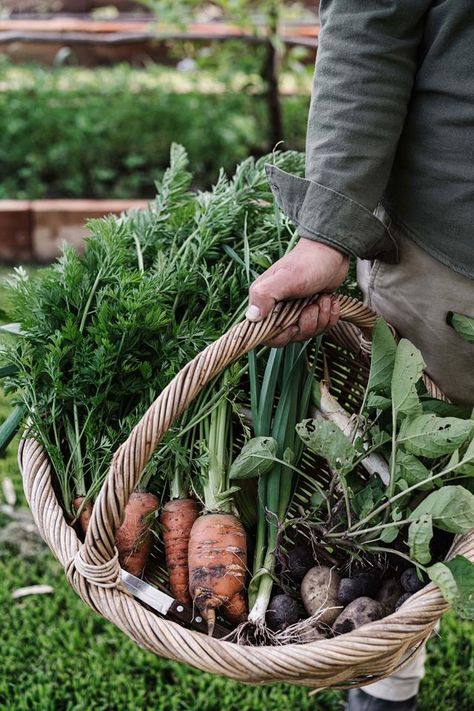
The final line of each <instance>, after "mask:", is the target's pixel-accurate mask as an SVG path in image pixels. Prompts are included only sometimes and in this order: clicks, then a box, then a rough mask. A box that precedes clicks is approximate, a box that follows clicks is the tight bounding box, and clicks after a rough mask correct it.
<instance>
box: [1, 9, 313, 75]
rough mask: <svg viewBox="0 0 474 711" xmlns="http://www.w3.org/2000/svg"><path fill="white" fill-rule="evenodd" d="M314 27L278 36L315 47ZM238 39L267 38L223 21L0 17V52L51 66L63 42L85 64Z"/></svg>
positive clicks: (158, 55) (292, 28)
mask: <svg viewBox="0 0 474 711" xmlns="http://www.w3.org/2000/svg"><path fill="white" fill-rule="evenodd" d="M318 35H319V26H318V24H317V23H316V21H315V22H314V23H312V22H308V23H300V24H297V23H295V24H288V25H283V26H282V29H281V33H280V39H281V41H282V42H283V43H284V44H285V45H287V46H295V45H299V46H305V47H308V48H309V49H312V50H315V49H316V45H317V38H318ZM235 38H239V39H241V40H242V41H243V42H247V43H249V44H261V43H264V42H266V32H265V30H264V28H262V29H261V31H260V32H258V33H257V34H253V33H251V32H249V31H246V30H244V29H242V28H240V27H238V26H236V25H232V24H229V23H226V22H201V23H197V22H196V23H193V24H190V25H188V27H187V28H186V29H185V30H183V31H181V30H177V29H176V28H171V27H169V26H167V25H160V24H159V23H156V22H154V21H151V20H150V19H144V18H136V19H133V18H130V17H129V18H127V19H117V20H113V21H95V20H92V19H90V18H88V17H50V18H46V19H35V18H33V19H32V18H28V19H15V18H13V19H4V20H0V53H2V54H5V55H7V56H8V57H9V58H10V59H11V60H12V61H14V62H24V61H27V60H29V61H37V62H41V63H43V64H46V65H51V64H53V62H54V61H55V57H56V55H57V53H58V52H59V50H60V49H62V48H64V47H68V48H69V49H70V50H71V52H72V53H73V54H74V57H75V60H76V61H77V62H79V64H81V65H84V66H94V65H97V64H110V63H114V62H117V61H132V60H133V61H135V62H137V61H141V62H145V63H146V61H149V60H150V59H151V60H154V61H176V60H175V59H174V58H173V60H171V57H169V56H168V55H169V52H168V42H170V41H173V40H187V41H190V42H203V43H206V42H211V41H226V40H228V39H235Z"/></svg>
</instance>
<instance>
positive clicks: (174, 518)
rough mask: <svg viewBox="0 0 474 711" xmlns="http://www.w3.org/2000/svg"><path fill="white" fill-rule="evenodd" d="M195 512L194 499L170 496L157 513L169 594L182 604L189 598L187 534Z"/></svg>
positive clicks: (197, 507) (187, 601)
mask: <svg viewBox="0 0 474 711" xmlns="http://www.w3.org/2000/svg"><path fill="white" fill-rule="evenodd" d="M198 513H199V505H198V502H197V501H195V499H172V500H171V501H168V503H167V504H166V506H165V507H164V509H163V511H162V513H161V517H160V522H161V525H162V526H163V543H164V546H165V554H166V567H167V568H168V573H169V579H170V590H171V593H172V595H173V597H175V598H176V600H178V602H182V603H183V604H185V605H189V604H190V602H191V596H190V594H189V574H188V544H189V535H190V533H191V529H192V527H193V523H194V521H195V520H196V519H197V517H198Z"/></svg>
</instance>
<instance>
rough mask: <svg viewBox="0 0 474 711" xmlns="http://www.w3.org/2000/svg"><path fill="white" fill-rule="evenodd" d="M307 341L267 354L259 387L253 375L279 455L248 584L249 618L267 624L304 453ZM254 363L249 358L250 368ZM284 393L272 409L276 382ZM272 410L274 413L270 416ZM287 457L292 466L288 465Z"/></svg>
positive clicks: (263, 489) (264, 496) (263, 503)
mask: <svg viewBox="0 0 474 711" xmlns="http://www.w3.org/2000/svg"><path fill="white" fill-rule="evenodd" d="M307 347H308V342H306V343H303V344H299V343H293V344H290V345H288V346H286V348H284V349H283V350H278V351H277V350H272V351H271V352H270V356H269V358H268V362H267V366H266V370H265V374H264V377H263V381H262V387H261V389H259V390H258V389H256V385H257V384H258V380H257V377H256V373H255V372H254V373H253V375H252V377H251V389H252V385H253V387H254V392H253V393H252V413H253V415H252V416H253V418H254V422H255V425H254V429H255V434H256V435H257V436H265V435H267V436H272V437H273V438H274V439H275V440H276V442H277V459H278V460H279V461H276V462H275V463H274V466H273V467H272V469H271V470H270V472H269V473H268V474H265V475H262V476H260V477H259V482H258V483H259V519H258V529H257V540H256V550H255V558H254V569H253V578H252V583H253V584H252V583H251V587H250V603H251V606H252V607H251V610H250V614H249V618H248V619H249V621H250V622H252V623H253V624H255V625H263V624H264V622H265V615H266V611H267V608H268V604H269V602H270V597H271V593H272V587H273V581H274V571H275V561H276V559H275V552H276V547H277V543H278V530H279V525H281V523H282V522H284V520H285V518H286V515H287V511H288V507H289V505H290V503H291V499H292V496H293V491H294V471H295V470H294V468H293V467H294V466H295V465H296V464H297V463H298V460H299V458H300V456H301V452H302V445H301V441H300V440H299V438H298V436H297V434H296V425H297V423H298V422H299V421H300V420H301V419H302V418H304V417H305V415H306V414H307V410H308V406H309V402H310V397H311V386H312V380H313V369H314V362H315V358H314V360H313V366H312V367H311V368H308V359H307ZM254 366H255V363H252V362H251V370H253V369H254ZM278 383H279V384H280V398H279V400H278V403H277V405H276V408H275V412H274V414H273V405H274V400H275V392H276V387H277V384H278ZM272 415H273V417H272ZM285 461H288V464H289V465H291V466H286V465H285Z"/></svg>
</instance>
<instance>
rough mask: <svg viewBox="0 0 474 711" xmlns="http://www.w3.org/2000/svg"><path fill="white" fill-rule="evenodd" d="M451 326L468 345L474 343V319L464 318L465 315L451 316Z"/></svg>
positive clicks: (454, 314)
mask: <svg viewBox="0 0 474 711" xmlns="http://www.w3.org/2000/svg"><path fill="white" fill-rule="evenodd" d="M450 323H451V326H452V327H453V328H454V330H455V331H457V333H459V335H460V336H462V337H463V338H464V340H465V341H467V342H468V343H474V318H470V317H469V316H464V315H463V314H456V313H453V314H451V318H450Z"/></svg>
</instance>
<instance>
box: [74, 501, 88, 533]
mask: <svg viewBox="0 0 474 711" xmlns="http://www.w3.org/2000/svg"><path fill="white" fill-rule="evenodd" d="M85 498H86V497H85V496H76V498H75V499H74V501H73V502H72V507H73V509H74V511H76V512H77V511H79V509H80V508H81V506H82V505H83V502H84V501H85ZM92 506H93V504H92V501H91V500H90V499H88V501H86V503H85V504H84V506H82V510H81V513H80V514H79V516H77V517H76V519H75V523H78V524H79V527H80V530H81V532H82V533H83V534H84V536H85V535H86V533H87V528H88V526H89V521H90V520H91V516H92Z"/></svg>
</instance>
